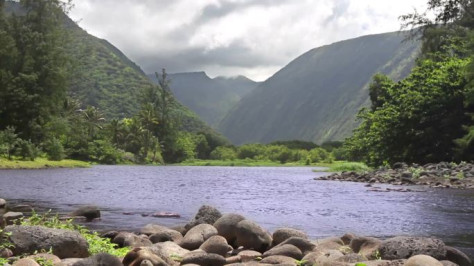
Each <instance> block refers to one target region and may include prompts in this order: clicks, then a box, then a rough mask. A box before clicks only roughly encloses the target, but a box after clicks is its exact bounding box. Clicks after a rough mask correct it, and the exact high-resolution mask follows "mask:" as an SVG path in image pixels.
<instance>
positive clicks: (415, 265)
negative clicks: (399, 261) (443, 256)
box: [404, 255, 443, 266]
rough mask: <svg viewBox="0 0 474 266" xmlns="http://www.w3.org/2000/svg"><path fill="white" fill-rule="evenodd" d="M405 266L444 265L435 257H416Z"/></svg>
mask: <svg viewBox="0 0 474 266" xmlns="http://www.w3.org/2000/svg"><path fill="white" fill-rule="evenodd" d="M404 266H443V264H442V263H441V262H439V261H438V260H437V259H435V258H433V257H430V256H427V255H416V256H413V257H411V258H409V259H408V260H407V261H406V262H405V265H404Z"/></svg>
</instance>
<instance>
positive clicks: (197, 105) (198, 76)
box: [148, 72, 258, 126]
mask: <svg viewBox="0 0 474 266" xmlns="http://www.w3.org/2000/svg"><path fill="white" fill-rule="evenodd" d="M148 77H149V78H150V79H152V80H153V81H154V82H158V81H157V79H156V77H155V75H153V74H149V75H148ZM168 77H169V79H170V80H171V84H170V89H171V91H172V92H173V94H174V96H175V97H176V99H178V101H180V102H181V103H182V104H184V105H185V106H187V107H188V108H189V109H191V110H192V111H194V112H195V113H196V114H197V115H199V117H201V119H203V120H204V121H206V122H207V123H208V124H209V125H211V126H217V124H218V123H219V122H220V121H221V120H222V118H224V116H225V115H226V114H227V113H228V112H229V110H231V109H232V107H234V106H235V105H236V104H237V103H238V102H239V101H240V99H241V98H242V97H243V96H245V95H247V94H248V93H250V92H251V91H252V90H253V89H254V88H255V87H257V85H258V82H255V81H253V80H250V79H248V78H246V77H244V76H237V77H216V78H214V79H211V78H210V77H209V76H207V74H206V73H205V72H192V73H177V74H170V75H169V76H168Z"/></svg>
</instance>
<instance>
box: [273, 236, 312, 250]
mask: <svg viewBox="0 0 474 266" xmlns="http://www.w3.org/2000/svg"><path fill="white" fill-rule="evenodd" d="M286 244H290V245H293V246H295V247H297V248H298V249H299V250H301V252H303V254H306V253H309V252H311V251H313V250H314V248H315V247H316V245H315V244H313V243H312V242H311V241H309V240H308V239H306V238H301V237H296V236H293V237H290V238H288V239H287V240H285V241H283V242H281V243H280V244H279V245H278V246H281V245H286Z"/></svg>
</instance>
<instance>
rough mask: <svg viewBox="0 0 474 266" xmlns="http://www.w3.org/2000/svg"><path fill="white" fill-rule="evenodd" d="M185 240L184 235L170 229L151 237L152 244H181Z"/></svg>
mask: <svg viewBox="0 0 474 266" xmlns="http://www.w3.org/2000/svg"><path fill="white" fill-rule="evenodd" d="M182 239H183V235H182V234H181V233H180V232H178V231H176V230H172V229H168V230H165V231H161V232H159V233H156V234H153V235H151V236H150V241H151V242H152V243H159V242H166V241H173V242H179V241H181V240H182Z"/></svg>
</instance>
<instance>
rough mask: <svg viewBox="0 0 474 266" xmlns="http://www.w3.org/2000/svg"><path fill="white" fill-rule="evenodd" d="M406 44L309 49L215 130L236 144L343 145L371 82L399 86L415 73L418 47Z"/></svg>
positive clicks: (382, 37) (372, 42)
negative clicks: (379, 77)
mask: <svg viewBox="0 0 474 266" xmlns="http://www.w3.org/2000/svg"><path fill="white" fill-rule="evenodd" d="M404 38H405V36H404V35H403V34H399V33H385V34H378V35H371V36H364V37H360V38H356V39H351V40H347V41H342V42H338V43H334V44H331V45H327V46H323V47H320V48H316V49H312V50H310V51H308V52H307V53H305V54H303V55H301V56H300V57H298V58H296V59H295V60H294V61H292V62H291V63H289V64H288V65H287V66H286V67H284V68H283V69H281V70H280V71H279V72H277V73H276V74H275V75H273V76H272V77H271V78H269V79H268V80H266V81H265V82H264V83H262V84H260V86H258V87H257V88H256V89H255V90H253V92H251V93H249V94H248V95H247V96H245V97H244V98H243V99H242V100H241V101H240V102H239V104H238V105H237V106H236V107H235V108H233V110H232V111H231V112H230V113H229V114H228V115H227V116H226V117H225V118H224V120H223V121H222V122H221V123H220V124H219V127H218V129H219V130H220V132H222V133H223V134H224V135H225V136H226V137H228V138H229V139H230V140H231V141H232V142H233V143H234V144H242V143H249V142H262V143H268V142H271V141H275V140H291V139H301V140H308V141H314V142H317V143H322V142H324V141H329V140H342V139H344V138H345V137H347V136H349V135H350V133H351V131H352V130H353V129H354V128H355V127H356V126H357V123H358V122H357V121H355V118H356V114H357V112H358V111H359V109H360V108H361V107H362V106H365V105H367V104H368V103H369V95H368V89H367V86H368V84H369V83H370V81H371V78H372V76H373V75H374V74H376V73H378V72H380V73H384V74H387V75H389V76H390V77H392V78H393V79H395V80H398V79H401V78H403V77H405V76H406V75H407V74H408V73H409V71H410V69H411V68H412V67H413V65H414V62H415V58H416V55H417V54H418V52H419V43H417V42H403V40H404Z"/></svg>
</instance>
